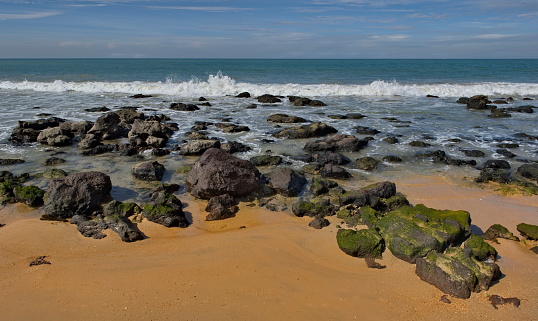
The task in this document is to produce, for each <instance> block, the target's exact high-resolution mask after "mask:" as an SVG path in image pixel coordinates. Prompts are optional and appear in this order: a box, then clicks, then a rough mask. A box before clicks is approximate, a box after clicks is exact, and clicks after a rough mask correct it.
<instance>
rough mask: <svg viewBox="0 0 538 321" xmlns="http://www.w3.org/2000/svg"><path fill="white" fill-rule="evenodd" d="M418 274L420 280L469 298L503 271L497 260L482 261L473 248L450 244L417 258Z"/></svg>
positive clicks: (459, 296) (487, 285) (447, 292)
mask: <svg viewBox="0 0 538 321" xmlns="http://www.w3.org/2000/svg"><path fill="white" fill-rule="evenodd" d="M415 272H416V274H417V275H418V276H419V277H420V279H421V280H423V281H425V282H428V283H430V284H432V285H433V286H435V287H437V288H438V289H439V290H441V291H443V292H445V293H446V294H449V295H451V296H454V297H456V298H460V299H467V298H469V297H470V296H471V293H472V292H480V291H482V290H484V291H486V290H488V288H489V285H490V284H491V282H493V281H495V280H498V279H499V278H500V277H501V276H502V274H501V270H500V268H499V266H498V265H497V264H495V263H487V262H480V261H478V260H477V259H476V258H474V257H473V256H472V255H471V254H470V251H468V250H463V249H461V248H450V249H449V250H447V251H446V252H445V253H439V252H437V251H431V252H429V253H428V254H427V255H426V256H425V257H421V258H418V259H417V265H416V270H415Z"/></svg>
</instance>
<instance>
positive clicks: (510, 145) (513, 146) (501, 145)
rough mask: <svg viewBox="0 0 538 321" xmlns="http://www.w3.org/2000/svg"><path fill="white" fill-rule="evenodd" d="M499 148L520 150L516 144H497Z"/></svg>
mask: <svg viewBox="0 0 538 321" xmlns="http://www.w3.org/2000/svg"><path fill="white" fill-rule="evenodd" d="M497 147H499V148H519V144H516V143H501V144H497Z"/></svg>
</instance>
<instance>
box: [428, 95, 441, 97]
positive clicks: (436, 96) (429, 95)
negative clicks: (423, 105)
mask: <svg viewBox="0 0 538 321" xmlns="http://www.w3.org/2000/svg"><path fill="white" fill-rule="evenodd" d="M426 98H439V96H435V95H426Z"/></svg>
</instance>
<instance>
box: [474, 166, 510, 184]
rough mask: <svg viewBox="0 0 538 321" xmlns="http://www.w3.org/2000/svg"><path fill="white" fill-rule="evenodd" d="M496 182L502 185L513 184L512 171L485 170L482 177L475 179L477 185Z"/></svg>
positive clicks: (481, 172)
mask: <svg viewBox="0 0 538 321" xmlns="http://www.w3.org/2000/svg"><path fill="white" fill-rule="evenodd" d="M490 181H491V182H496V183H500V184H508V183H510V182H512V173H511V171H510V170H504V169H495V168H483V169H482V170H481V171H480V175H479V176H478V177H477V178H475V182H477V183H487V182H490Z"/></svg>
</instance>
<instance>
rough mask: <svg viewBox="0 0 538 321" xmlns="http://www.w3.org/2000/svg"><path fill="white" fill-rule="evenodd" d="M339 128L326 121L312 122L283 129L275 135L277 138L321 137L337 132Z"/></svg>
mask: <svg viewBox="0 0 538 321" xmlns="http://www.w3.org/2000/svg"><path fill="white" fill-rule="evenodd" d="M336 132H337V130H336V129H335V128H334V127H331V126H329V125H327V124H324V123H319V122H318V123H312V124H310V125H303V126H300V127H291V128H286V129H282V130H280V131H278V132H276V133H275V134H273V136H275V137H277V138H290V139H299V138H310V137H321V136H325V135H329V134H334V133H336Z"/></svg>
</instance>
